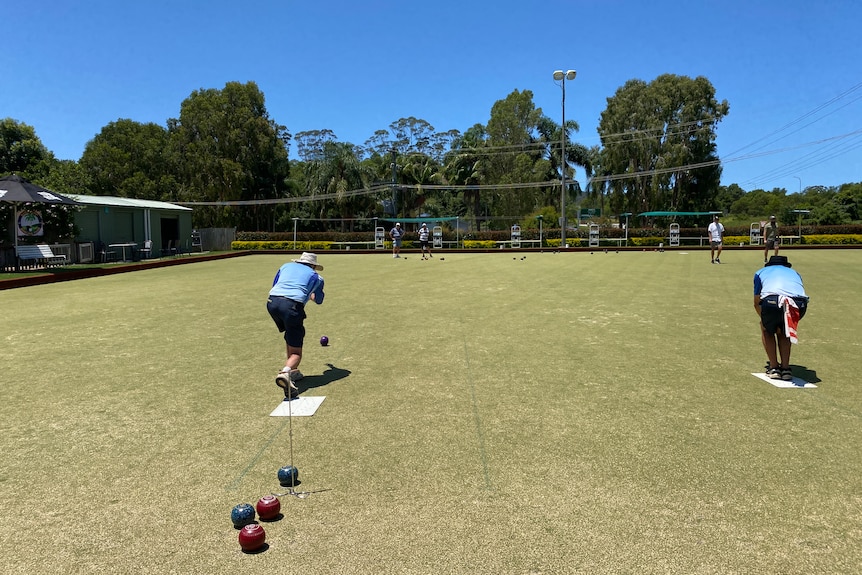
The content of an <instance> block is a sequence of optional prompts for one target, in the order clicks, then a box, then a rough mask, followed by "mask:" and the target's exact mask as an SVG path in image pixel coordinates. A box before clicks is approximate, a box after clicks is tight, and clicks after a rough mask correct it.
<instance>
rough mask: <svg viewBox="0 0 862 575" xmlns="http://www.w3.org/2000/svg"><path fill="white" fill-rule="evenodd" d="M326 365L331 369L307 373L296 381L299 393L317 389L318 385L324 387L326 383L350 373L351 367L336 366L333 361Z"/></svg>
mask: <svg viewBox="0 0 862 575" xmlns="http://www.w3.org/2000/svg"><path fill="white" fill-rule="evenodd" d="M326 365H328V366H329V369H327V370H326V371H324V372H323V373H322V374H320V375H306V376H305V377H303V378H302V380H301V381H298V382H296V388H297V390H298V391H299V393H302V392H304V391H308V390H309V389H316V388H318V387H323V386H324V385H329V384H330V383H332V382H333V381H338V380H339V379H344V378H345V377H347V376H348V375H350V370H349V369H341V368H340V367H335V366H334V365H332V364H331V363H327V364H326Z"/></svg>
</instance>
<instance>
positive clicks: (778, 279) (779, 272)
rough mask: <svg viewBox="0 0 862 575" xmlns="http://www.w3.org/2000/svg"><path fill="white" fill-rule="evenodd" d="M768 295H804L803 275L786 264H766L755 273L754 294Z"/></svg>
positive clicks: (805, 296)
mask: <svg viewBox="0 0 862 575" xmlns="http://www.w3.org/2000/svg"><path fill="white" fill-rule="evenodd" d="M758 294H759V295H760V297H762V298H763V297H767V296H771V295H783V296H788V297H804V298H807V297H808V296H807V295H806V293H805V288H804V287H802V276H800V275H799V274H798V273H797V272H795V271H793V270H792V269H790V268H788V267H785V266H780V265H777V266H766V267H764V268H761V269H759V270H757V272H756V273H755V274H754V295H758Z"/></svg>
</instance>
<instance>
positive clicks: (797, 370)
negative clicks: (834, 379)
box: [790, 365, 822, 383]
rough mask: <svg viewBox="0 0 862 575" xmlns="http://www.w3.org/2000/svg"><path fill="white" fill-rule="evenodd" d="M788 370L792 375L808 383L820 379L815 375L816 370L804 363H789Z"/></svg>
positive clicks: (816, 381)
mask: <svg viewBox="0 0 862 575" xmlns="http://www.w3.org/2000/svg"><path fill="white" fill-rule="evenodd" d="M790 370H791V371H792V372H793V376H794V377H801V378H802V379H804V380H805V381H807V382H808V383H820V382H821V381H822V380H821V379H820V378H819V377H817V372H816V371H814V370H813V369H808V368H807V367H805V366H804V365H791V366H790Z"/></svg>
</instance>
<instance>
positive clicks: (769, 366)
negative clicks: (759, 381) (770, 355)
mask: <svg viewBox="0 0 862 575" xmlns="http://www.w3.org/2000/svg"><path fill="white" fill-rule="evenodd" d="M771 367H772V366H771V365H769V360H768V359H767V360H766V367H764V368H763V371H764V372H765V373H769V369H770V368H771Z"/></svg>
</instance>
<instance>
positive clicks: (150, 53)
mask: <svg viewBox="0 0 862 575" xmlns="http://www.w3.org/2000/svg"><path fill="white" fill-rule="evenodd" d="M0 5H2V15H3V21H4V29H5V34H4V40H5V41H4V45H3V48H2V50H0V70H2V73H3V82H2V85H0V117H11V118H14V119H15V120H18V121H21V122H24V123H26V124H29V125H31V126H34V127H35V129H36V133H37V135H38V136H39V137H40V139H41V140H42V142H43V143H44V144H45V146H47V147H48V149H50V150H51V151H53V152H54V154H55V155H56V156H57V157H58V158H60V159H71V160H78V159H80V157H81V154H82V153H83V150H84V147H85V145H86V144H87V142H88V141H89V140H91V139H92V138H93V137H94V136H95V135H96V134H97V133H98V132H99V131H100V130H101V128H102V127H103V126H105V125H106V124H108V123H109V122H112V121H115V120H117V119H120V118H128V119H131V120H135V121H138V122H155V123H158V124H160V125H165V124H166V122H167V120H168V119H169V118H176V117H178V116H179V110H180V104H181V103H182V101H183V100H184V99H186V98H187V97H188V96H189V95H190V94H191V93H192V92H193V91H194V90H198V89H202V88H203V89H210V88H215V89H221V88H223V87H224V85H225V83H227V82H230V81H238V82H248V81H254V82H256V83H257V85H258V86H259V87H260V89H261V90H262V91H263V93H264V95H265V96H266V105H267V109H268V111H269V114H270V116H271V117H272V119H273V120H275V121H276V122H278V123H280V124H283V125H285V126H286V127H287V129H288V130H289V131H290V132H291V133H294V134H295V133H297V132H300V131H305V130H315V129H330V130H332V131H333V132H334V133H335V134H336V136H337V137H338V139H339V140H340V141H346V142H353V143H355V144H363V143H364V142H365V141H366V140H367V139H368V138H369V137H370V136H371V135H372V134H373V133H374V132H375V131H376V130H380V129H386V128H388V126H389V124H390V123H392V122H394V121H396V120H398V119H399V118H402V117H409V116H415V117H417V118H421V119H424V120H427V121H428V122H430V123H431V125H433V126H434V128H435V129H436V130H437V131H447V130H450V129H457V130H460V131H462V132H463V131H465V130H467V129H468V128H469V127H470V126H472V125H474V124H476V123H483V124H484V123H487V121H488V118H489V116H490V110H491V107H492V106H493V104H494V102H496V101H497V100H501V99H503V98H505V97H506V96H507V95H508V94H509V93H511V92H512V91H513V90H515V89H518V90H531V91H532V92H533V95H534V102H535V104H536V106H538V107H541V108H542V110H543V111H544V112H545V113H546V114H548V115H549V116H551V117H552V118H554V119H556V120H557V121H560V115H561V90H560V88H559V86H558V85H556V84H555V83H554V81H553V79H552V73H553V71H554V70H556V69H563V70H565V69H570V68H571V69H576V70H577V72H578V75H577V78H576V79H575V80H573V81H571V82H567V84H566V118H567V119H573V120H576V121H577V122H578V123H579V124H580V126H581V130H580V132H579V133H578V134H576V135H574V140H575V141H578V142H580V143H582V144H584V145H586V146H592V145H597V144H598V143H599V139H598V136H597V133H596V126H597V125H598V121H599V117H600V115H601V113H602V111H603V110H604V109H605V107H606V104H607V102H606V99H607V98H608V97H611V96H613V95H614V93H615V92H616V90H617V89H618V88H619V87H620V86H622V85H623V84H624V83H625V82H626V81H627V80H629V79H632V78H638V79H641V80H645V81H651V80H653V79H654V78H655V77H657V76H658V75H660V74H663V73H672V74H679V75H686V76H691V77H695V76H705V77H707V78H708V79H709V80H710V81H711V82H712V84H713V85H714V86H715V88H716V96H717V98H718V99H719V100H723V99H726V100H727V101H728V102H729V104H730V114H729V115H728V116H727V117H726V118H725V120H724V121H723V122H722V123H721V124H719V126H718V129H717V133H718V140H717V141H718V151H719V155H720V156H721V158H722V160H723V162H724V172H723V176H722V183H723V184H731V183H738V184H740V185H741V186H742V187H743V188H744V189H746V190H752V189H756V188H764V189H772V188H773V187H780V188H785V189H787V190H788V191H789V192H795V191H797V190H798V189H799V188H800V187H807V186H813V185H826V186H833V185H839V184H842V183H846V182H859V181H862V64H860V62H862V42H859V39H858V34H859V26H860V24H862V2H860V1H859V0H818V1H816V2H814V1H811V0H762V1H758V0H723V1H719V0H714V1H712V0H711V1H705V0H677V1H672V0H654V1H652V2H642V1H634V0H569V1H564V0H552V1H540V0H519V1H512V0H496V1H490V0H458V1H453V0H437V1H434V2H405V1H404V0H399V1H396V0H366V1H364V2H356V1H355V0H351V1H348V0H329V1H327V2H311V1H308V0H304V1H302V2H298V1H294V0H271V1H263V0H245V1H243V2H237V1H232V2H228V1H225V0H206V1H204V0H150V1H146V2H123V1H117V0H81V1H78V2H68V1H61V0H55V1H47V0H29V1H27V2H18V1H13V0H2V3H0ZM293 152H295V146H294V147H293V149H292V153H293ZM578 176H579V177H578V179H579V180H581V182H582V183H583V174H579V175H578Z"/></svg>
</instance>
